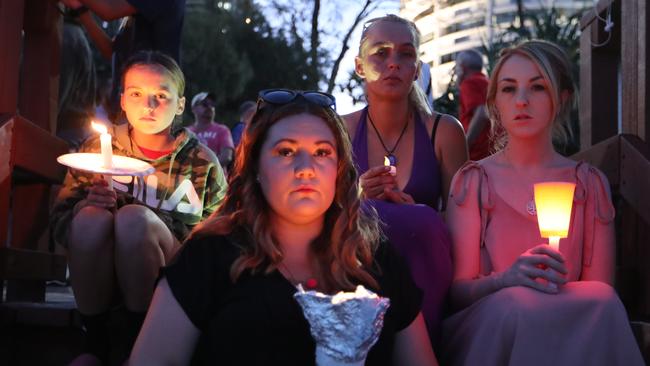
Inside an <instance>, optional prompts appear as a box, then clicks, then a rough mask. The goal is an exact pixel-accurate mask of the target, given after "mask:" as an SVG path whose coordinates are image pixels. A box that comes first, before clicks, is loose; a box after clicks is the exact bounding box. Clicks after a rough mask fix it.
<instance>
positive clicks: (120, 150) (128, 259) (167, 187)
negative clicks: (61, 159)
mask: <svg viewBox="0 0 650 366" xmlns="http://www.w3.org/2000/svg"><path fill="white" fill-rule="evenodd" d="M122 83H123V85H124V90H123V92H122V95H121V99H120V104H121V107H122V109H123V110H124V112H125V114H126V117H127V119H128V122H129V123H128V124H124V125H119V126H115V128H114V129H113V130H112V131H111V134H112V135H113V139H112V141H113V151H114V154H115V155H123V156H129V157H133V158H137V159H140V160H143V161H146V162H149V163H150V164H151V165H153V166H154V168H155V173H154V174H152V175H150V176H147V177H146V178H145V179H144V182H142V181H141V180H136V179H134V178H132V177H113V179H114V190H111V189H109V188H108V185H107V183H106V182H105V181H104V180H103V179H101V178H100V177H96V176H93V175H92V174H88V173H84V172H80V171H75V170H70V171H69V172H68V174H67V176H66V179H65V182H64V187H63V188H62V190H61V192H60V194H59V196H58V197H57V201H56V204H55V207H54V210H53V214H52V227H53V235H54V238H55V240H56V242H57V243H59V244H61V245H63V246H64V247H66V248H67V250H68V262H69V265H70V278H71V282H72V289H73V291H74V295H75V299H76V302H77V307H78V309H79V312H80V313H81V315H82V318H83V321H84V325H85V328H86V337H87V347H86V348H87V352H88V353H90V354H91V355H86V356H85V357H87V358H88V357H90V358H92V359H94V360H95V363H97V362H99V361H103V362H106V360H107V356H108V351H109V345H108V332H107V327H106V323H107V319H108V314H109V310H110V309H111V308H112V306H114V305H115V304H116V303H117V304H119V303H123V304H124V306H125V308H126V311H127V319H128V324H129V325H128V330H129V334H128V336H129V337H130V338H131V339H127V340H126V342H127V344H132V342H133V340H134V339H135V336H136V335H137V332H138V331H139V328H140V325H141V324H142V321H143V319H144V314H145V312H146V310H147V308H148V306H149V302H150V300H151V296H152V294H153V289H154V284H155V281H156V277H157V276H158V271H159V269H160V267H162V266H163V265H165V264H166V263H167V262H168V261H169V260H170V259H171V257H172V255H173V254H174V253H175V252H176V250H178V248H179V247H180V245H181V244H180V243H182V242H183V240H184V238H185V236H186V235H187V233H188V232H189V230H190V229H191V228H192V227H193V226H194V225H196V224H197V223H199V222H200V221H201V220H202V219H203V218H205V217H207V216H209V215H210V214H211V213H212V212H213V211H215V209H216V208H217V206H218V205H219V203H220V202H221V200H222V198H223V196H224V192H225V189H226V181H225V178H224V174H223V171H222V169H221V167H220V165H219V163H218V160H217V157H216V156H215V155H214V153H212V151H210V149H209V148H208V147H206V146H205V145H203V144H200V143H199V141H198V139H197V138H196V136H195V135H194V134H193V133H192V132H190V131H187V130H186V129H174V128H173V125H172V123H173V121H174V118H175V116H177V115H181V114H182V113H183V109H184V106H185V98H184V97H183V91H184V88H185V79H184V76H183V73H182V71H181V70H180V68H179V66H178V64H176V62H175V61H174V60H173V59H171V58H170V57H168V56H166V55H163V54H162V53H158V52H154V51H141V52H138V53H136V54H135V55H134V56H133V57H132V58H131V59H130V60H129V61H128V62H127V63H126V64H125V66H124V73H123V76H122ZM99 150H100V142H99V138H98V136H93V137H91V138H90V139H88V140H87V141H86V142H85V143H84V144H83V145H82V146H81V149H80V152H98V151H99ZM142 184H145V185H146V186H145V187H142ZM128 342H130V343H128Z"/></svg>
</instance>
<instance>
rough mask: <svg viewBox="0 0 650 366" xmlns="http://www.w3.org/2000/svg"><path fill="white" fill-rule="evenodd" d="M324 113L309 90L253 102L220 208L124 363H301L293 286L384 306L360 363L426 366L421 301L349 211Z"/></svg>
mask: <svg viewBox="0 0 650 366" xmlns="http://www.w3.org/2000/svg"><path fill="white" fill-rule="evenodd" d="M333 106H334V97H332V96H331V95H329V94H325V93H321V92H317V91H305V92H298V91H292V90H285V89H275V90H266V91H263V92H261V93H260V99H259V102H258V110H257V112H256V113H255V115H254V116H253V119H252V121H251V124H250V126H249V127H248V129H247V131H246V133H245V134H244V138H243V140H242V142H241V145H240V147H239V153H238V154H237V157H236V162H235V168H234V170H233V172H232V174H231V176H230V184H229V186H228V187H229V188H228V192H227V194H226V198H225V200H224V203H223V204H222V206H221V207H220V208H219V210H218V211H217V212H215V213H214V214H213V215H212V216H210V218H208V219H207V220H206V221H204V222H203V223H202V224H201V225H200V226H199V227H197V228H196V229H195V230H194V231H193V233H192V234H191V237H190V239H189V240H188V241H187V243H186V244H185V246H184V247H183V249H182V250H181V251H180V252H179V254H178V256H177V257H176V258H175V260H174V261H173V263H172V264H170V265H169V266H168V267H166V268H164V269H163V271H162V275H161V280H160V281H159V282H158V285H157V287H156V291H155V295H154V299H153V302H152V304H151V307H150V308H149V312H148V314H147V318H146V320H145V324H144V326H143V328H142V331H141V332H140V335H139V336H138V340H137V342H136V345H135V347H134V349H133V353H132V354H131V358H130V360H129V365H131V366H139V365H146V366H148V365H186V364H189V362H190V360H193V361H195V363H196V364H200V365H215V364H223V365H247V366H258V365H259V366H261V365H313V364H314V361H315V359H316V344H315V341H314V339H313V338H312V336H311V334H310V325H309V323H308V322H307V320H306V319H305V317H304V315H303V311H302V309H301V308H300V305H299V304H298V302H297V301H296V300H295V299H294V294H295V293H296V292H297V291H298V290H297V286H298V285H299V284H301V285H302V286H303V287H306V288H307V289H308V290H317V291H320V292H322V293H326V294H334V293H337V292H338V291H342V290H343V291H352V290H354V289H355V287H356V286H357V285H359V284H361V285H363V286H365V287H366V288H368V289H370V290H372V291H373V292H376V293H378V295H380V296H382V297H387V298H389V299H390V307H389V308H388V311H387V312H386V314H385V317H384V321H383V324H384V325H383V327H382V329H381V333H380V335H379V339H378V341H377V343H376V344H375V345H374V346H372V348H371V349H370V352H369V353H368V356H367V359H366V360H365V363H364V364H365V365H367V366H376V365H409V366H425V365H429V366H433V365H437V362H436V360H435V355H434V354H433V351H432V349H431V346H430V344H429V339H428V337H427V332H426V328H425V326H424V321H423V319H422V315H421V313H420V300H421V293H420V291H419V290H418V289H417V288H416V287H415V285H414V284H413V280H412V279H411V277H410V275H409V271H408V269H407V267H406V265H405V264H404V262H403V260H402V258H401V257H400V256H399V255H398V254H396V253H395V252H394V250H393V249H392V248H391V247H390V246H389V245H387V244H386V243H384V242H382V241H380V234H379V228H378V225H377V221H376V217H372V216H371V215H370V214H366V213H365V212H364V211H363V210H361V209H360V201H359V197H360V195H359V186H358V184H357V175H356V171H355V168H354V163H353V160H352V147H351V145H350V140H349V137H348V135H347V133H346V129H345V125H344V123H343V121H342V120H341V118H340V117H339V116H338V115H337V114H336V112H335V111H334V110H333ZM340 325H341V326H342V327H345V324H340ZM358 330H359V329H357V328H352V329H349V331H350V332H355V331H358ZM351 338H352V337H351ZM197 344H198V345H200V347H198V349H196V348H197ZM195 349H196V352H195ZM354 364H361V363H354Z"/></svg>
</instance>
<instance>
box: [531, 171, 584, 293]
mask: <svg viewBox="0 0 650 366" xmlns="http://www.w3.org/2000/svg"><path fill="white" fill-rule="evenodd" d="M575 188H576V185H575V183H570V182H544V183H536V184H534V185H533V191H534V195H535V210H536V211H537V224H538V225H539V232H540V235H541V237H542V238H548V244H549V245H550V246H551V248H553V249H555V250H560V238H566V237H567V236H568V235H569V226H570V225H571V210H572V209H573V193H574V191H575ZM547 271H551V269H550V268H548V269H547ZM549 287H550V288H553V289H555V290H557V285H556V284H555V283H553V282H549Z"/></svg>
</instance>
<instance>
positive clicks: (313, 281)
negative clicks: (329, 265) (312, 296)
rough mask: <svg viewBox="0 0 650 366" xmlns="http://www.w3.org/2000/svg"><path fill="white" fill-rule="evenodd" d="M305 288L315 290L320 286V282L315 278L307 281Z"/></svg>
mask: <svg viewBox="0 0 650 366" xmlns="http://www.w3.org/2000/svg"><path fill="white" fill-rule="evenodd" d="M305 286H306V287H307V288H308V289H315V288H316V287H317V286H318V281H316V279H315V278H310V279H308V280H307V282H305Z"/></svg>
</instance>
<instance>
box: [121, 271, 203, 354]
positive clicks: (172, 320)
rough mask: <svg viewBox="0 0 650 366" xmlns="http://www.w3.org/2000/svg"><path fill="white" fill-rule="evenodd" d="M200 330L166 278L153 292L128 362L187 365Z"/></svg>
mask: <svg viewBox="0 0 650 366" xmlns="http://www.w3.org/2000/svg"><path fill="white" fill-rule="evenodd" d="M199 335H200V332H199V330H198V329H197V328H196V327H195V326H194V324H192V322H191V321H190V319H189V318H188V317H187V315H186V314H185V312H184V311H183V309H182V308H181V306H180V305H179V304H178V301H176V298H175V297H174V295H173V293H172V291H171V289H170V288H169V284H168V283H167V280H166V279H164V278H163V279H162V280H160V282H158V286H156V291H155V292H154V295H153V299H152V301H151V306H150V307H149V311H148V312H147V317H146V319H145V321H144V325H143V326H142V329H141V330H140V334H139V335H138V339H137V341H136V342H135V345H134V346H133V351H132V352H131V357H130V359H129V362H128V364H129V365H130V366H137V365H187V364H189V363H190V360H191V358H192V354H193V353H194V347H195V346H196V343H197V341H198V339H199Z"/></svg>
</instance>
